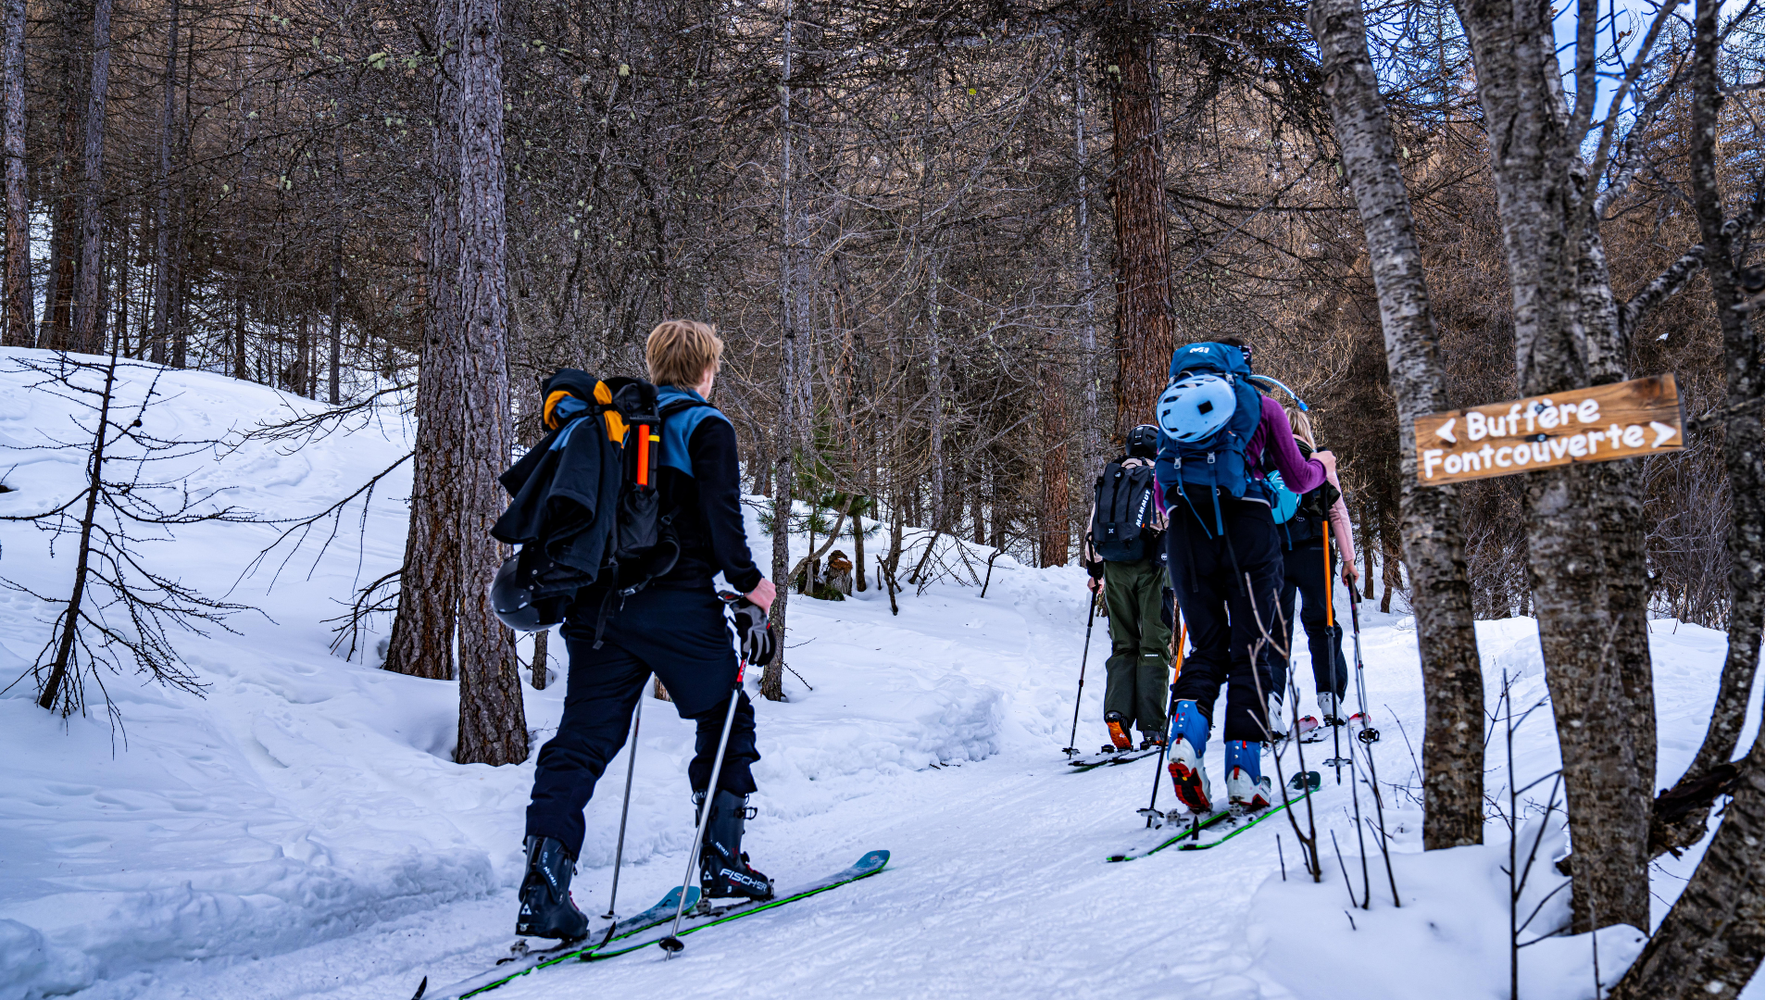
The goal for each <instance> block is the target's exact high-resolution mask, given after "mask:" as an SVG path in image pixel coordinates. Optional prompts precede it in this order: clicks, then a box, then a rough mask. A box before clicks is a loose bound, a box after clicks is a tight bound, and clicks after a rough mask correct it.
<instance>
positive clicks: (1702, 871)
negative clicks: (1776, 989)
mask: <svg viewBox="0 0 1778 1000" xmlns="http://www.w3.org/2000/svg"><path fill="white" fill-rule="evenodd" d="M1737 768H1738V770H1739V772H1740V775H1739V778H1738V781H1737V784H1736V787H1735V789H1734V791H1733V793H1732V794H1733V795H1734V799H1733V801H1731V802H1730V803H1729V807H1728V809H1727V810H1726V811H1725V812H1724V813H1723V817H1722V825H1721V826H1719V827H1717V829H1716V836H1715V837H1714V838H1713V839H1712V840H1711V841H1710V847H1709V848H1707V849H1706V850H1705V851H1704V859H1703V860H1702V861H1700V862H1699V863H1698V869H1697V871H1695V872H1693V873H1692V878H1691V881H1690V882H1688V883H1686V887H1685V891H1684V892H1682V893H1680V895H1679V900H1678V902H1676V903H1674V904H1673V909H1672V910H1670V911H1668V913H1667V917H1666V919H1664V920H1662V921H1661V926H1660V927H1659V928H1657V929H1656V930H1655V933H1654V936H1653V937H1651V938H1650V939H1649V941H1648V944H1647V945H1646V946H1644V947H1643V949H1642V954H1641V955H1638V956H1637V958H1636V962H1635V964H1634V965H1632V966H1630V971H1629V972H1626V973H1625V974H1624V978H1623V979H1620V980H1619V981H1618V984H1617V986H1616V987H1614V988H1613V989H1612V991H1611V1000H1715V998H1719V997H1734V996H1740V995H1741V989H1742V987H1744V986H1746V985H1747V981H1748V980H1749V979H1752V978H1753V974H1754V973H1755V972H1757V971H1758V970H1759V967H1760V963H1761V962H1763V961H1764V960H1765V957H1766V728H1765V726H1764V725H1763V724H1762V725H1761V726H1760V731H1759V736H1758V737H1757V738H1756V739H1755V740H1754V741H1753V747H1752V749H1751V750H1749V751H1748V753H1747V756H1746V757H1744V758H1742V760H1741V762H1740V763H1739V764H1738V765H1737Z"/></svg>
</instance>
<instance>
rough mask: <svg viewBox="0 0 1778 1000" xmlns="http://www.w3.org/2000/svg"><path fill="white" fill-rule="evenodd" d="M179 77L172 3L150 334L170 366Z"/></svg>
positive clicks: (152, 356) (153, 353)
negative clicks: (170, 236)
mask: <svg viewBox="0 0 1778 1000" xmlns="http://www.w3.org/2000/svg"><path fill="white" fill-rule="evenodd" d="M178 74H179V0H172V3H171V5H170V6H169V9H168V13H167V66H166V71H165V73H164V74H163V75H162V77H161V90H162V99H161V100H162V103H161V129H160V160H159V163H158V164H157V165H156V173H155V178H154V180H155V184H154V316H153V319H152V323H153V327H152V332H151V333H150V334H149V348H148V357H149V360H151V361H153V362H154V363H155V364H157V365H164V364H166V363H167V342H168V339H169V338H168V329H167V324H168V321H169V313H170V312H171V309H170V302H169V296H170V294H171V291H172V288H171V282H172V277H173V276H172V274H171V273H170V272H171V270H172V268H171V267H169V266H168V261H169V258H170V254H169V253H168V246H167V243H168V240H167V235H168V233H167V230H168V227H169V226H171V225H172V219H171V218H170V217H169V216H170V214H171V212H170V203H171V200H172V187H173V104H174V101H175V100H176V99H177V94H178Z"/></svg>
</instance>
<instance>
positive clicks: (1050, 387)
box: [976, 337, 1074, 566]
mask: <svg viewBox="0 0 1778 1000" xmlns="http://www.w3.org/2000/svg"><path fill="white" fill-rule="evenodd" d="M1055 340H1056V338H1054V337H1052V338H1051V343H1050V345H1049V348H1050V349H1049V350H1046V351H1045V352H1044V353H1045V355H1046V357H1045V359H1044V361H1043V370H1042V373H1041V376H1040V377H1041V378H1042V383H1043V389H1042V391H1043V397H1042V400H1041V403H1040V405H1041V406H1042V413H1041V414H1040V418H1041V424H1042V430H1041V432H1040V433H1041V438H1040V440H1042V442H1043V444H1044V452H1043V507H1042V510H1041V512H1040V514H1039V517H1038V524H1039V528H1038V532H1039V543H1038V556H1037V565H1039V566H1063V565H1066V564H1067V562H1068V521H1069V517H1068V512H1069V510H1070V509H1071V508H1072V507H1073V505H1074V496H1073V491H1072V490H1070V489H1069V486H1068V469H1069V466H1070V465H1072V464H1073V463H1071V462H1069V460H1068V439H1069V437H1070V435H1069V433H1068V389H1067V386H1066V385H1065V384H1064V381H1063V378H1062V366H1061V360H1060V359H1059V358H1058V357H1057V356H1056V355H1057V354H1058V353H1059V350H1058V348H1059V347H1060V345H1059V344H1056V343H1055ZM978 523H979V520H978ZM976 541H978V542H979V541H981V539H980V538H979V537H978V538H977V539H976Z"/></svg>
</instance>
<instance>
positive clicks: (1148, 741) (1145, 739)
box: [1136, 732, 1167, 750]
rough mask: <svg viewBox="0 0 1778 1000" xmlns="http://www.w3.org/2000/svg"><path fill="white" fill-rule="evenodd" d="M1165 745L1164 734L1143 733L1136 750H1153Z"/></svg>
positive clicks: (1165, 735) (1165, 736) (1165, 738)
mask: <svg viewBox="0 0 1778 1000" xmlns="http://www.w3.org/2000/svg"><path fill="white" fill-rule="evenodd" d="M1166 745H1167V734H1166V733H1164V732H1145V733H1143V734H1142V742H1141V743H1140V744H1139V745H1138V746H1137V747H1136V749H1138V750H1153V749H1154V748H1155V747H1162V746H1166Z"/></svg>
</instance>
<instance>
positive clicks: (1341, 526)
mask: <svg viewBox="0 0 1778 1000" xmlns="http://www.w3.org/2000/svg"><path fill="white" fill-rule="evenodd" d="M1288 413H1289V417H1290V432H1291V435H1292V436H1293V437H1295V438H1296V445H1297V449H1298V450H1299V451H1301V452H1302V453H1303V457H1305V458H1307V457H1308V456H1310V455H1312V454H1315V453H1316V452H1324V453H1325V449H1322V448H1318V447H1317V446H1316V444H1315V428H1314V426H1313V425H1312V424H1310V422H1309V415H1308V414H1307V413H1304V412H1303V411H1302V410H1301V409H1298V408H1297V407H1291V408H1290V409H1289V410H1288ZM1329 464H1330V465H1331V463H1329ZM1323 522H1325V523H1326V524H1327V525H1328V527H1329V528H1331V531H1329V535H1330V536H1331V537H1332V539H1333V542H1334V544H1335V545H1336V546H1337V547H1338V549H1339V555H1340V557H1339V559H1338V560H1337V561H1324V557H1323V555H1322V543H1321V539H1322V531H1323V528H1322V525H1323ZM1278 547H1279V548H1280V549H1281V550H1282V554H1283V557H1284V579H1283V583H1282V585H1281V586H1280V587H1279V588H1278V605H1279V608H1280V609H1281V611H1282V613H1281V614H1280V615H1279V617H1278V618H1277V620H1276V621H1275V622H1273V627H1272V638H1273V641H1274V642H1276V643H1277V644H1278V645H1279V646H1282V647H1284V649H1285V650H1286V651H1288V650H1289V649H1290V645H1291V635H1292V634H1293V633H1294V631H1295V630H1294V629H1293V628H1292V627H1291V619H1292V618H1293V617H1295V615H1294V610H1295V608H1296V602H1297V597H1298V595H1299V594H1300V595H1301V597H1302V602H1303V609H1302V621H1303V635H1304V637H1305V638H1306V639H1307V640H1308V643H1309V662H1310V664H1311V665H1313V667H1314V670H1315V701H1316V708H1317V709H1318V710H1319V711H1320V712H1321V718H1320V719H1315V718H1314V717H1313V716H1310V715H1305V716H1304V717H1303V718H1302V719H1301V720H1299V722H1298V728H1299V729H1300V730H1305V731H1306V730H1312V729H1313V728H1315V723H1317V722H1318V723H1319V724H1320V725H1321V726H1342V725H1345V724H1346V718H1345V714H1344V711H1343V709H1342V708H1341V701H1342V700H1343V699H1344V698H1345V697H1346V679H1347V678H1346V654H1345V651H1344V650H1343V649H1342V648H1341V645H1340V643H1341V636H1342V635H1343V634H1344V633H1343V631H1342V630H1341V628H1340V623H1339V621H1338V620H1333V621H1329V620H1328V617H1327V610H1328V579H1327V575H1328V569H1329V567H1330V566H1337V567H1338V569H1337V572H1338V573H1339V575H1340V579H1341V581H1342V582H1343V583H1350V582H1351V581H1353V580H1355V579H1357V571H1356V569H1355V568H1354V563H1355V561H1356V557H1355V553H1354V550H1353V547H1352V517H1351V515H1350V514H1348V513H1347V511H1346V500H1345V498H1344V497H1341V496H1340V480H1339V477H1338V476H1337V475H1336V474H1335V473H1334V472H1333V470H1332V469H1331V468H1330V469H1329V470H1328V473H1327V482H1326V483H1325V484H1324V485H1322V486H1319V487H1316V488H1315V489H1313V490H1310V491H1309V492H1308V493H1305V494H1303V495H1302V500H1301V502H1300V504H1299V506H1298V507H1297V512H1296V515H1295V516H1294V517H1292V518H1291V519H1290V520H1288V521H1286V522H1284V523H1283V524H1280V525H1279V526H1278ZM1330 653H1331V656H1330ZM1266 662H1267V665H1268V666H1269V667H1271V670H1272V685H1271V691H1270V693H1269V694H1268V695H1267V704H1266V707H1267V709H1268V711H1269V713H1270V715H1271V724H1272V728H1273V730H1275V731H1278V732H1281V733H1282V732H1285V731H1286V730H1287V729H1288V723H1287V722H1286V721H1285V710H1286V708H1287V707H1288V701H1289V693H1288V692H1289V681H1290V656H1289V655H1288V652H1286V653H1279V652H1278V651H1277V649H1275V648H1270V647H1268V649H1267V651H1266ZM1305 707H1306V706H1305Z"/></svg>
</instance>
